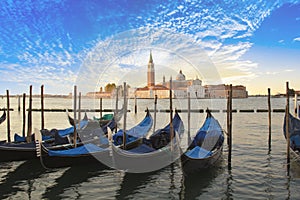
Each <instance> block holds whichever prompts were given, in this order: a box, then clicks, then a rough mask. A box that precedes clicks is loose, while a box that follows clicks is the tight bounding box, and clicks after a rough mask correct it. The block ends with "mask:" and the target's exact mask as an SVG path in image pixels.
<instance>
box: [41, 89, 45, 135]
mask: <svg viewBox="0 0 300 200" xmlns="http://www.w3.org/2000/svg"><path fill="white" fill-rule="evenodd" d="M44 128H45V117H44V85H41V129H42V130H43V129H44Z"/></svg>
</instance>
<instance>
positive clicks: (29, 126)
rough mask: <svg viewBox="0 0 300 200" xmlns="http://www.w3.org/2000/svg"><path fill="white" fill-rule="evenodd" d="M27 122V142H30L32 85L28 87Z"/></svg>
mask: <svg viewBox="0 0 300 200" xmlns="http://www.w3.org/2000/svg"><path fill="white" fill-rule="evenodd" d="M27 118H28V120H27V138H26V140H27V142H31V133H32V85H30V87H29V108H28V117H27Z"/></svg>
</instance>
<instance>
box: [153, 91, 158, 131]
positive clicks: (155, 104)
mask: <svg viewBox="0 0 300 200" xmlns="http://www.w3.org/2000/svg"><path fill="white" fill-rule="evenodd" d="M156 110H157V95H155V97H154V120H153V121H154V123H153V134H154V133H155V129H156Z"/></svg>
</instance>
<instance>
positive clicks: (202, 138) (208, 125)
mask: <svg viewBox="0 0 300 200" xmlns="http://www.w3.org/2000/svg"><path fill="white" fill-rule="evenodd" d="M206 112H207V116H206V119H205V121H204V123H203V125H202V127H201V128H200V129H199V130H198V131H197V133H196V135H195V137H194V139H193V141H192V142H191V144H190V145H189V147H188V148H187V150H186V151H185V152H184V153H183V154H182V155H181V164H182V169H183V172H184V174H189V173H195V172H199V171H201V170H203V169H205V168H209V167H212V166H213V165H214V164H215V163H216V162H217V161H218V160H219V159H220V157H221V155H222V151H223V143H224V133H223V130H222V127H221V126H220V124H219V122H218V121H217V120H216V119H215V118H214V117H213V116H212V114H211V112H210V111H209V110H208V109H207V110H206Z"/></svg>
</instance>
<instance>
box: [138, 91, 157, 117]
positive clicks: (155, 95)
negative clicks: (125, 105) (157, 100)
mask: <svg viewBox="0 0 300 200" xmlns="http://www.w3.org/2000/svg"><path fill="white" fill-rule="evenodd" d="M155 96H156V95H155ZM134 113H135V114H136V113H137V98H136V95H134Z"/></svg>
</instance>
